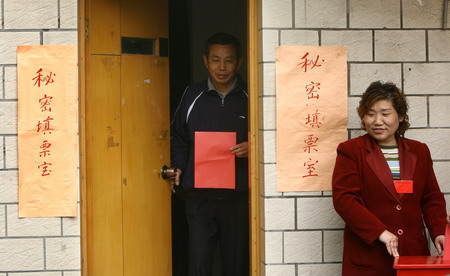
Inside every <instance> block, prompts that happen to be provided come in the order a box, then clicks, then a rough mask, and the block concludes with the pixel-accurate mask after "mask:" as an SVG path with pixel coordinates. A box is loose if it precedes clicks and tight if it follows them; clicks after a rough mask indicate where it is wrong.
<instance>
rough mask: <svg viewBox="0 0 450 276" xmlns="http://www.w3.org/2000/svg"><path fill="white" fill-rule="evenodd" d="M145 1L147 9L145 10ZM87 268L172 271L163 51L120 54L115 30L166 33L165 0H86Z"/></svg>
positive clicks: (115, 274) (94, 272)
mask: <svg viewBox="0 0 450 276" xmlns="http://www.w3.org/2000/svg"><path fill="white" fill-rule="evenodd" d="M152 8H153V10H152ZM86 9H87V10H86V14H87V15H88V18H89V35H88V36H87V40H86V92H85V94H86V96H85V99H86V102H85V106H86V111H85V113H86V114H85V118H86V119H85V120H86V134H85V137H86V150H85V152H86V191H87V203H86V205H87V213H88V219H87V224H88V225H87V241H88V242H87V247H88V248H87V252H88V254H87V256H88V260H87V262H88V273H89V276H109V275H111V276H153V275H162V276H166V275H171V274H172V256H171V250H172V245H171V206H170V196H171V193H170V187H169V184H168V183H167V182H166V181H165V180H162V178H161V176H160V169H161V167H162V165H164V164H169V163H170V156H169V154H170V153H169V142H170V141H169V139H170V136H169V116H170V114H169V64H168V58H167V57H158V56H144V55H122V54H121V45H120V40H121V37H124V36H133V37H141V38H154V39H156V38H160V37H165V38H167V33H168V30H167V25H168V11H167V1H166V0H158V1H155V0H152V1H148V0H139V1H138V0H126V1H125V0H123V1H121V0H88V5H87V6H86Z"/></svg>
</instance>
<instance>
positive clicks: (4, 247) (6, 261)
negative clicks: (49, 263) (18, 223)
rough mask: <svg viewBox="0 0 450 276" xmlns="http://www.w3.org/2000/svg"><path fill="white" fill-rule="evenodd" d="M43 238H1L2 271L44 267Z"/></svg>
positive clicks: (0, 269)
mask: <svg viewBox="0 0 450 276" xmlns="http://www.w3.org/2000/svg"><path fill="white" fill-rule="evenodd" d="M43 248H44V243H43V240H42V239H0V260H1V261H0V271H30V270H43V269H44V255H43V252H44V250H43Z"/></svg>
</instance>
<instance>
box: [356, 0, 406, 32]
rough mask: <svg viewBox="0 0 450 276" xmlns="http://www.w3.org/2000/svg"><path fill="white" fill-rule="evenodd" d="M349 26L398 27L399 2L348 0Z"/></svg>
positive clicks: (388, 0)
mask: <svg viewBox="0 0 450 276" xmlns="http://www.w3.org/2000/svg"><path fill="white" fill-rule="evenodd" d="M387 7H389V8H387ZM350 28H400V2H399V1H392V0H352V1H350Z"/></svg>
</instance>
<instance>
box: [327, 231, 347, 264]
mask: <svg viewBox="0 0 450 276" xmlns="http://www.w3.org/2000/svg"><path fill="white" fill-rule="evenodd" d="M323 239H324V241H323V250H324V252H323V253H324V254H323V255H324V261H325V262H342V252H343V248H344V231H324V233H323Z"/></svg>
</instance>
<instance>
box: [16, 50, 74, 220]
mask: <svg viewBox="0 0 450 276" xmlns="http://www.w3.org/2000/svg"><path fill="white" fill-rule="evenodd" d="M76 55H77V47H76V46H75V45H39V46H19V47H18V48H17V82H18V99H19V103H18V104H19V108H18V109H19V110H18V116H19V124H18V145H19V216H20V217H49V216H76V215H77V198H78V197H77V191H78V188H77V183H78V181H77V178H78V175H77V166H78V148H77V137H78V136H77V132H78V119H77V118H78V88H77V56H76Z"/></svg>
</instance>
